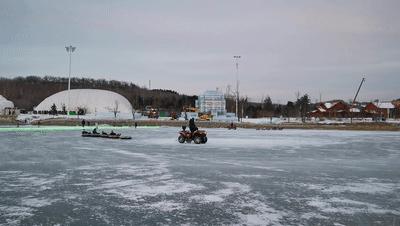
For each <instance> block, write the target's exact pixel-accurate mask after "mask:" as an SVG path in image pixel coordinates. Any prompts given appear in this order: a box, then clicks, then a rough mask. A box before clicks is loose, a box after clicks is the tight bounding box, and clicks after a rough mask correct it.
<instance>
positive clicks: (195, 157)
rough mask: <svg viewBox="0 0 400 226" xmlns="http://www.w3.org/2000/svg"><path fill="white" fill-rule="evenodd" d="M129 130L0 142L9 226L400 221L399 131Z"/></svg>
mask: <svg viewBox="0 0 400 226" xmlns="http://www.w3.org/2000/svg"><path fill="white" fill-rule="evenodd" d="M117 132H118V131H117ZM120 132H123V133H124V134H126V135H130V136H132V137H133V139H132V140H107V139H102V138H82V137H80V134H79V132H78V131H65V132H52V133H51V132H31V133H28V132H24V133H21V132H19V133H17V132H13V133H6V132H3V133H1V136H0V143H1V146H0V156H1V158H0V225H20V224H22V225H56V224H59V225H70V224H72V225H155V224H167V225H180V224H187V225H195V224H196V225H197V224H202V225H232V224H237V225H399V224H400V196H399V194H400V164H399V162H400V133H398V132H352V131H318V130H312V131H309V130H282V131H265V130H261V131H257V130H249V129H239V130H236V131H228V130H226V129H209V130H208V137H209V139H208V140H209V141H208V143H207V144H202V145H196V144H187V143H186V144H179V143H178V142H177V129H176V128H167V127H161V128H152V129H149V128H147V129H144V128H138V129H133V128H132V129H125V130H123V131H120Z"/></svg>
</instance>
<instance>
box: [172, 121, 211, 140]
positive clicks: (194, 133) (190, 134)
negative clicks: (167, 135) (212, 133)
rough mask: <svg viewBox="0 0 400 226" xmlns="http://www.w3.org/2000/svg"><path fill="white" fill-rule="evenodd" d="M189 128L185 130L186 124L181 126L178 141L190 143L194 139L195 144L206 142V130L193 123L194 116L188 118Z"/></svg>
mask: <svg viewBox="0 0 400 226" xmlns="http://www.w3.org/2000/svg"><path fill="white" fill-rule="evenodd" d="M189 130H190V131H187V130H186V126H182V131H180V132H179V137H178V142H179V143H185V141H186V142H187V143H190V142H192V141H194V142H195V143H196V144H201V143H203V144H205V143H207V132H206V131H204V130H199V129H198V128H197V126H196V125H195V124H194V118H192V119H190V120H189Z"/></svg>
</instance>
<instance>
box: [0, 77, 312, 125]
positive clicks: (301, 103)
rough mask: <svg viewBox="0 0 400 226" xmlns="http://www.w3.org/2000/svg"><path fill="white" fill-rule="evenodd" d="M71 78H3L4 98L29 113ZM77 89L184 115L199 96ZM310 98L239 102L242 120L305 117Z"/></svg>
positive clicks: (80, 85) (128, 86)
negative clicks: (285, 102)
mask: <svg viewBox="0 0 400 226" xmlns="http://www.w3.org/2000/svg"><path fill="white" fill-rule="evenodd" d="M67 84H68V78H64V77H54V76H45V77H38V76H27V77H15V78H2V77H0V94H1V95H3V96H4V97H6V98H7V99H9V100H11V101H13V102H14V104H15V105H16V106H17V107H18V108H20V109H25V110H32V109H33V107H34V106H37V105H38V104H39V103H40V102H41V101H42V100H44V99H45V98H46V97H48V96H50V95H52V94H54V93H57V92H60V91H62V90H65V89H66V88H67ZM71 87H72V88H73V89H104V90H110V91H114V92H116V93H119V94H121V95H122V96H124V97H126V98H127V99H128V100H129V101H130V102H131V104H132V105H133V107H134V108H135V109H144V108H145V106H154V107H157V108H161V109H165V110H169V111H175V112H180V111H181V110H182V109H183V107H188V106H194V103H195V100H196V99H197V96H188V95H182V94H179V93H177V92H175V91H173V90H163V89H153V90H149V89H146V88H141V87H139V86H137V85H136V84H133V83H127V82H121V81H116V80H105V79H91V78H76V77H73V78H71ZM226 103H227V110H228V112H235V107H236V106H235V100H234V98H232V97H227V99H226ZM311 107H312V106H311V105H310V98H309V96H308V95H307V94H304V95H302V96H301V95H300V94H298V95H297V99H296V100H295V101H293V102H292V101H289V102H287V104H286V105H283V104H274V103H272V100H271V98H270V97H269V96H267V97H266V98H264V99H263V100H262V101H261V103H256V102H250V101H249V100H248V98H247V97H244V98H241V99H240V101H239V116H241V117H244V116H249V117H272V116H274V117H279V116H284V117H302V118H303V119H304V118H305V115H306V113H307V112H308V111H309V110H310V109H311ZM49 110H52V112H53V113H55V112H60V111H62V112H65V109H49Z"/></svg>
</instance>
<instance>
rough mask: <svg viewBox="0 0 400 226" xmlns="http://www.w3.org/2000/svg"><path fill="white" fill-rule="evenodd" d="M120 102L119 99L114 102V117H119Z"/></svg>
mask: <svg viewBox="0 0 400 226" xmlns="http://www.w3.org/2000/svg"><path fill="white" fill-rule="evenodd" d="M118 107H119V103H118V100H116V101H115V102H114V107H113V108H112V112H113V113H114V118H117V114H118V113H119V111H118Z"/></svg>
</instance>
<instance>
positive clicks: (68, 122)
mask: <svg viewBox="0 0 400 226" xmlns="http://www.w3.org/2000/svg"><path fill="white" fill-rule="evenodd" d="M85 121H86V126H94V125H95V124H96V123H97V124H98V125H111V126H132V127H133V126H134V125H135V122H136V123H137V125H138V126H170V127H179V128H180V127H182V126H184V125H186V126H187V125H188V121H177V120H155V119H154V120H132V119H130V120H85ZM38 123H39V125H43V126H80V125H81V119H46V120H40V121H34V122H32V125H36V126H37V125H38ZM0 125H18V123H17V122H16V121H13V120H7V121H0ZM20 125H21V126H22V124H20ZM196 125H197V127H199V128H200V129H201V128H228V126H229V125H230V123H229V122H213V121H197V122H196ZM235 126H236V127H237V128H247V129H266V130H268V129H274V128H283V129H307V130H308V129H311V130H313V129H314V130H355V131H400V124H391V123H382V122H363V123H353V124H350V123H343V124H339V123H335V124H317V123H302V124H299V123H282V124H256V123H235Z"/></svg>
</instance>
